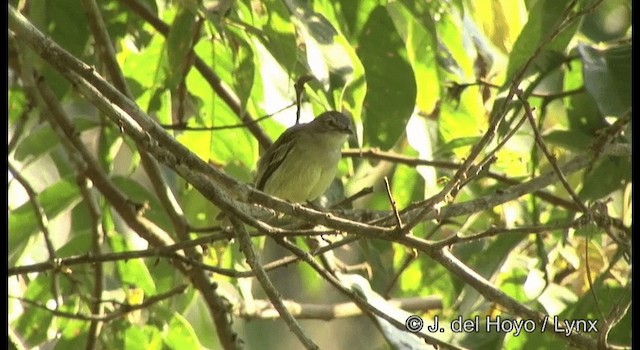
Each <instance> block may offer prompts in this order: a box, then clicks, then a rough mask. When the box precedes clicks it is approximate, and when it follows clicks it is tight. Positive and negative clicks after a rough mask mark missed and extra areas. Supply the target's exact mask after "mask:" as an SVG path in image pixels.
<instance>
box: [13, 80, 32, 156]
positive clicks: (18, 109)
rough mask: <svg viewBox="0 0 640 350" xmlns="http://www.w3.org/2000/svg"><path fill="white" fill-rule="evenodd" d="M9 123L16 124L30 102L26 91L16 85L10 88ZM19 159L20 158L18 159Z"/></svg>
mask: <svg viewBox="0 0 640 350" xmlns="http://www.w3.org/2000/svg"><path fill="white" fill-rule="evenodd" d="M8 101H9V108H8V109H9V123H10V124H14V123H16V122H17V121H18V118H20V117H21V116H22V114H23V113H24V112H25V111H26V109H27V106H28V102H27V98H26V96H25V92H24V91H23V90H21V89H18V88H16V87H10V88H9V100H8ZM18 160H19V159H18Z"/></svg>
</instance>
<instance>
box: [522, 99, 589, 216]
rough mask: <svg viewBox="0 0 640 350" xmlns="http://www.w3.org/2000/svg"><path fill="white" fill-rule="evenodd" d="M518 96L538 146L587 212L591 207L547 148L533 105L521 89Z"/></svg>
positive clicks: (576, 201) (566, 188)
mask: <svg viewBox="0 0 640 350" xmlns="http://www.w3.org/2000/svg"><path fill="white" fill-rule="evenodd" d="M516 96H517V97H518V99H519V100H520V102H522V105H523V106H524V110H525V115H526V117H527V120H528V121H529V124H530V125H531V129H532V130H533V135H534V137H535V140H536V143H537V144H538V147H540V149H541V150H542V152H543V153H544V155H545V156H546V157H547V160H548V161H549V164H551V167H552V168H553V170H554V171H555V173H556V176H558V179H559V180H560V183H561V184H562V186H563V187H564V189H565V190H566V191H567V192H568V193H569V195H570V196H571V198H572V199H573V201H574V202H575V203H576V204H577V205H578V207H579V208H580V211H582V212H583V213H586V212H587V211H588V210H589V209H588V208H587V207H586V206H585V205H584V203H582V200H581V199H580V198H579V197H578V195H577V194H576V192H575V191H574V190H573V188H572V187H571V185H569V182H568V181H567V177H566V176H565V175H564V173H562V171H561V170H560V167H559V166H558V163H557V162H556V157H555V156H554V155H553V154H551V152H550V151H549V149H548V148H547V145H546V143H545V142H544V140H543V139H542V135H541V134H540V130H538V126H537V125H536V122H535V118H534V117H533V111H532V110H531V105H530V104H529V102H528V101H527V100H526V99H525V98H524V97H523V96H522V91H521V90H518V91H517V92H516Z"/></svg>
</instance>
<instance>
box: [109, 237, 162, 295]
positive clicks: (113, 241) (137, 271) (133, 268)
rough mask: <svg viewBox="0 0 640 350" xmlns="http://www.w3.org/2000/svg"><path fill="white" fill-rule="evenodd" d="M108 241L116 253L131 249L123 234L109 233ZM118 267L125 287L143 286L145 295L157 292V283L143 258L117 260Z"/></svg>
mask: <svg viewBox="0 0 640 350" xmlns="http://www.w3.org/2000/svg"><path fill="white" fill-rule="evenodd" d="M108 242H109V245H110V246H111V249H112V250H113V251H114V252H115V253H119V252H126V251H130V250H131V249H130V247H129V244H128V243H127V242H126V241H125V239H124V237H123V236H122V235H119V234H112V235H109V236H108ZM116 268H117V270H118V274H119V276H120V282H121V283H122V285H123V286H124V287H128V286H135V287H137V288H142V290H143V291H144V295H145V296H148V295H154V294H156V286H155V283H154V281H153V278H151V274H150V273H149V270H148V269H147V265H145V264H144V262H143V261H142V259H131V260H127V261H117V262H116Z"/></svg>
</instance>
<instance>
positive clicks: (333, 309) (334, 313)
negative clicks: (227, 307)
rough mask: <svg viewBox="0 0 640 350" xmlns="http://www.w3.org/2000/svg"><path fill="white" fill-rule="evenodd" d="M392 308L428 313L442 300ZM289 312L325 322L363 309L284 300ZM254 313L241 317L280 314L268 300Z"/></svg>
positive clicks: (398, 302)
mask: <svg viewBox="0 0 640 350" xmlns="http://www.w3.org/2000/svg"><path fill="white" fill-rule="evenodd" d="M387 301H388V302H389V304H391V305H392V306H394V307H396V308H399V309H403V310H405V311H413V312H418V311H427V310H440V309H442V298H441V297H439V296H427V297H413V298H401V299H390V300H387ZM283 302H284V305H285V306H286V307H287V309H288V310H289V312H290V313H291V314H292V315H293V316H295V317H296V318H297V319H309V320H325V321H330V320H333V319H337V318H346V317H354V316H359V315H362V314H363V312H362V309H361V308H360V307H358V305H357V304H356V303H354V302H349V303H339V304H300V303H297V302H295V301H291V300H283ZM254 303H255V309H254V310H252V311H249V310H245V309H240V314H239V316H240V317H244V318H246V319H248V320H251V319H273V318H277V317H279V316H280V314H279V313H278V312H277V311H276V310H275V309H274V308H273V305H272V304H271V303H270V302H268V301H266V300H254Z"/></svg>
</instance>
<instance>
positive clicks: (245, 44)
mask: <svg viewBox="0 0 640 350" xmlns="http://www.w3.org/2000/svg"><path fill="white" fill-rule="evenodd" d="M231 32H232V33H235V32H233V31H231ZM235 34H236V38H237V39H238V40H237V44H238V47H237V49H236V52H235V56H234V58H235V61H236V62H235V69H234V72H235V74H234V76H233V87H234V88H235V92H236V93H237V94H238V97H239V98H240V105H241V107H242V109H243V110H245V109H246V106H247V100H248V99H249V98H251V90H252V89H253V85H254V74H255V71H256V65H255V63H254V61H253V60H254V53H253V49H252V47H251V43H250V42H249V41H248V40H249V39H248V38H245V37H244V35H242V34H241V33H235Z"/></svg>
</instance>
